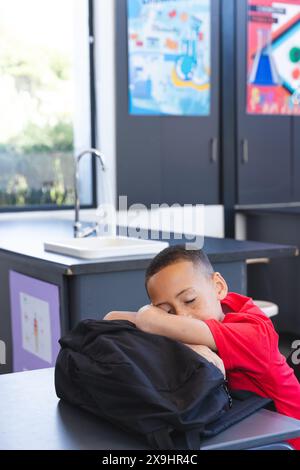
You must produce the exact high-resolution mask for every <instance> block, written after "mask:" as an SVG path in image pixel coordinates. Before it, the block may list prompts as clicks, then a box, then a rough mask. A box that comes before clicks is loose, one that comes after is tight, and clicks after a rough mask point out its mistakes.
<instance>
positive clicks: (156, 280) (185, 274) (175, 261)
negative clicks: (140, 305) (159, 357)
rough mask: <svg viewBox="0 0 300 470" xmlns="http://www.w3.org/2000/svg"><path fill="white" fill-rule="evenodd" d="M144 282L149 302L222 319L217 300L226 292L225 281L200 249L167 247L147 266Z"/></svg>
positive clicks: (176, 311)
mask: <svg viewBox="0 0 300 470" xmlns="http://www.w3.org/2000/svg"><path fill="white" fill-rule="evenodd" d="M145 284H146V289H147V292H148V295H149V297H150V300H151V303H152V304H153V305H154V306H156V307H160V308H162V309H163V310H165V311H166V312H168V313H171V314H174V315H185V316H189V317H193V318H198V319H200V320H207V319H209V318H215V319H217V320H222V318H223V312H222V307H221V303H220V301H221V300H223V299H224V298H225V297H226V295H227V292H228V288H227V284H226V281H225V280H224V279H223V277H222V276H221V274H220V273H216V272H214V270H213V267H212V265H211V264H210V261H209V260H208V258H207V256H206V254H205V253H204V252H203V251H202V250H186V249H185V248H184V246H180V245H176V246H170V247H168V248H166V249H165V250H163V251H162V252H160V253H159V254H158V255H157V256H156V257H155V258H154V259H153V260H152V261H151V263H150V265H149V266H148V268H147V271H146V280H145Z"/></svg>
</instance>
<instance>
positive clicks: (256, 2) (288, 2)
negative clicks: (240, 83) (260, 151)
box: [247, 0, 300, 115]
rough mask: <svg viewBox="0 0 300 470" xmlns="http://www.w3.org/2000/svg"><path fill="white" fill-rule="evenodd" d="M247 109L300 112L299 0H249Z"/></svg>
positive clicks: (256, 112) (270, 112)
mask: <svg viewBox="0 0 300 470" xmlns="http://www.w3.org/2000/svg"><path fill="white" fill-rule="evenodd" d="M247 112H248V113H250V114H273V115H278V114H279V115H300V0H280V1H273V0H248V86H247Z"/></svg>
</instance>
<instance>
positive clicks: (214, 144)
mask: <svg viewBox="0 0 300 470" xmlns="http://www.w3.org/2000/svg"><path fill="white" fill-rule="evenodd" d="M210 161H211V162H212V163H217V162H218V139H217V138H216V137H214V138H213V139H211V155H210Z"/></svg>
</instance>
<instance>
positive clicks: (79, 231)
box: [74, 148, 106, 238]
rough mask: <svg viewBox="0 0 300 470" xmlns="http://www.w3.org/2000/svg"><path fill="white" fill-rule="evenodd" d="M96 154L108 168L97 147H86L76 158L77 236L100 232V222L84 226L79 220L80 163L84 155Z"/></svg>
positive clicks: (104, 168)
mask: <svg viewBox="0 0 300 470" xmlns="http://www.w3.org/2000/svg"><path fill="white" fill-rule="evenodd" d="M88 154H89V155H95V156H96V157H97V158H99V160H100V163H101V168H102V171H105V170H106V166H105V163H104V158H103V155H102V154H101V152H100V151H99V150H97V149H93V148H90V149H86V150H84V151H83V152H81V153H80V154H79V155H78V156H77V157H76V160H75V181H74V188H75V222H74V237H75V238H84V237H88V236H89V235H92V234H93V233H96V234H97V233H98V228H99V226H98V222H95V223H94V224H93V225H92V226H89V227H86V228H84V229H83V228H82V223H81V222H80V220H79V210H80V198H79V163H80V160H81V159H82V157H83V156H84V155H88Z"/></svg>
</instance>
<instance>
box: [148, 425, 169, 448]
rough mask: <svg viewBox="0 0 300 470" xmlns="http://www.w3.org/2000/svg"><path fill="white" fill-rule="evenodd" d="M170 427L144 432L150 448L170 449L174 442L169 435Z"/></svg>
mask: <svg viewBox="0 0 300 470" xmlns="http://www.w3.org/2000/svg"><path fill="white" fill-rule="evenodd" d="M171 431H172V428H170V427H166V428H161V429H157V430H156V431H151V432H148V433H147V434H146V437H147V440H148V443H149V445H150V447H151V449H155V450H172V449H174V448H175V444H174V442H173V439H172V437H171V434H170V433H171Z"/></svg>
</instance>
